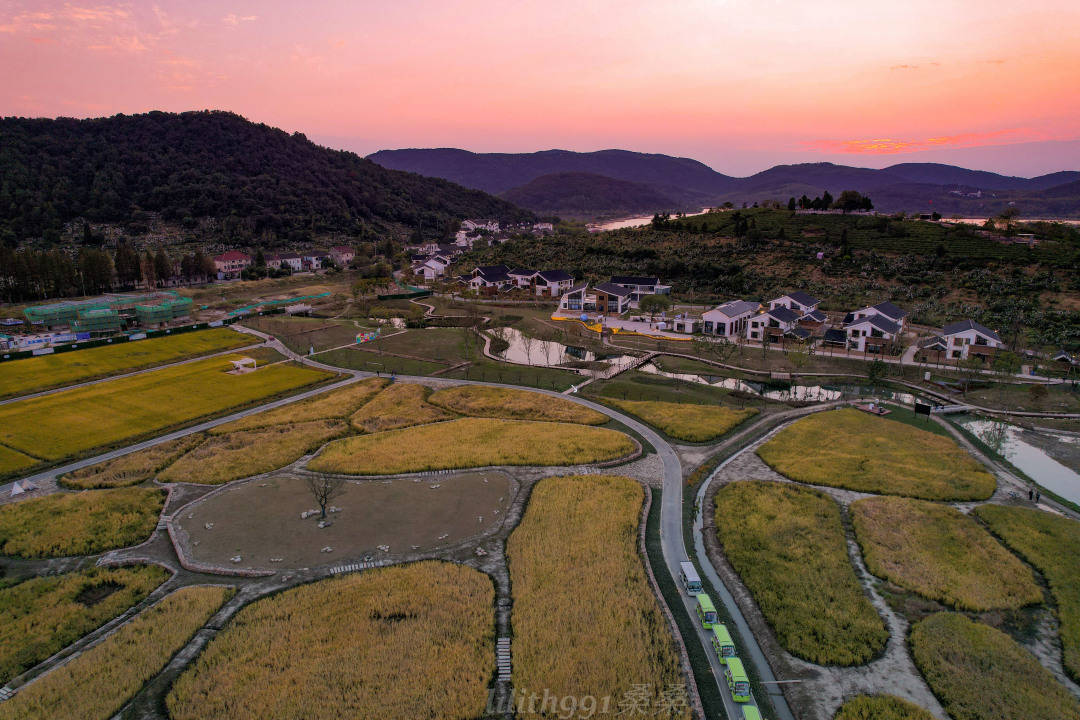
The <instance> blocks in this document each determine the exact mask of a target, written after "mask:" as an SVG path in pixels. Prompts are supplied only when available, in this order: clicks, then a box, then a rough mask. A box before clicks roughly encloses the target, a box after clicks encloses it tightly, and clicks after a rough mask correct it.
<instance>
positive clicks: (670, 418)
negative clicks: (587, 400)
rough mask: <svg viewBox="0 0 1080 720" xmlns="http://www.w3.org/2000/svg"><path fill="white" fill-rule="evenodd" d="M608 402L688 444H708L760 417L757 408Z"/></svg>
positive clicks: (621, 401)
mask: <svg viewBox="0 0 1080 720" xmlns="http://www.w3.org/2000/svg"><path fill="white" fill-rule="evenodd" d="M607 402H608V403H609V404H611V405H614V406H615V407H617V408H619V409H620V410H625V411H626V412H628V413H630V414H631V415H636V416H638V417H639V418H641V419H642V420H644V421H645V422H647V423H649V424H650V425H652V426H653V427H655V428H658V429H659V430H660V431H661V432H663V433H664V434H665V435H667V436H668V437H672V438H675V439H676V440H685V441H687V442H708V441H710V440H715V439H716V438H718V437H720V436H722V435H726V434H727V433H728V432H730V431H731V429H732V428H734V427H735V426H737V425H739V424H741V423H742V422H743V421H745V420H746V419H747V418H750V417H753V416H754V415H756V414H757V412H758V411H757V410H756V409H754V408H746V409H744V410H736V409H734V408H730V407H725V406H723V405H691V404H689V403H674V402H660V401H647V400H646V401H637V400H613V399H611V398H608V399H607Z"/></svg>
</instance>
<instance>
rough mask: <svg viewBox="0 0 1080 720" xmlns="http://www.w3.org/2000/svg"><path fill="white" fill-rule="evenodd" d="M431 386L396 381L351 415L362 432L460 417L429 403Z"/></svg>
mask: <svg viewBox="0 0 1080 720" xmlns="http://www.w3.org/2000/svg"><path fill="white" fill-rule="evenodd" d="M430 394H431V389H430V388H427V387H425V386H423V385H417V384H415V383H394V384H393V385H391V386H390V387H388V388H386V389H385V390H383V391H382V392H381V393H379V394H378V395H376V396H375V398H374V399H373V400H372V401H371V402H369V403H367V404H366V405H364V407H362V408H360V409H359V410H357V411H356V412H355V413H354V414H353V416H352V417H351V418H350V421H351V422H352V426H353V427H354V428H356V429H357V430H359V431H361V432H366V433H375V432H382V431H384V430H397V429H398V428H403V427H411V426H413V425H427V424H428V423H433V422H440V421H442V420H452V419H453V418H455V417H457V416H456V415H455V414H453V413H450V412H447V411H446V410H443V409H442V408H439V407H435V406H434V405H431V404H429V403H428V401H427V398H428V396H429V395H430Z"/></svg>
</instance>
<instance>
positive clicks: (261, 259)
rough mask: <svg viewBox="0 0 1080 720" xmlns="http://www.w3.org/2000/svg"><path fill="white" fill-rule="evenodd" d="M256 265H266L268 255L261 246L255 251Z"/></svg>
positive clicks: (259, 266) (262, 266)
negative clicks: (264, 253)
mask: <svg viewBox="0 0 1080 720" xmlns="http://www.w3.org/2000/svg"><path fill="white" fill-rule="evenodd" d="M255 267H258V268H264V267H266V256H265V255H263V251H262V248H259V249H257V250H256V251H255Z"/></svg>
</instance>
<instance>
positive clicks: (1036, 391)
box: [1028, 383, 1049, 406]
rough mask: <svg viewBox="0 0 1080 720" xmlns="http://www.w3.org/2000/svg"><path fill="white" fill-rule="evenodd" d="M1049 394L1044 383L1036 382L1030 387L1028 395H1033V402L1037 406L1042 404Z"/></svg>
mask: <svg viewBox="0 0 1080 720" xmlns="http://www.w3.org/2000/svg"><path fill="white" fill-rule="evenodd" d="M1048 394H1049V393H1048V392H1047V390H1046V386H1045V385H1043V384H1042V383H1035V384H1034V385H1032V386H1030V387H1029V388H1028V395H1030V396H1031V402H1033V403H1035V405H1036V406H1039V405H1042V403H1043V400H1045V399H1046V396H1047V395H1048Z"/></svg>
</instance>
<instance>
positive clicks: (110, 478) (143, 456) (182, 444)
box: [60, 433, 206, 490]
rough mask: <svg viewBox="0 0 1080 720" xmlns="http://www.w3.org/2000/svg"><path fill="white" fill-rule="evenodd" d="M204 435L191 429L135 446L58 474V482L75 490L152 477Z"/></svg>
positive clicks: (128, 482) (114, 485)
mask: <svg viewBox="0 0 1080 720" xmlns="http://www.w3.org/2000/svg"><path fill="white" fill-rule="evenodd" d="M205 439H206V435H204V434H203V433H194V434H192V435H187V436H185V437H182V438H178V439H176V440H170V441H169V442H163V443H161V444H160V445H154V446H153V447H149V448H147V449H145V450H137V451H136V452H133V453H128V454H127V455H121V456H120V457H118V458H116V459H114V460H106V461H105V462H101V463H97V464H96V465H90V466H89V467H85V468H83V469H82V470H76V471H75V472H70V473H67V474H65V475H61V476H60V484H61V485H63V486H65V487H69V488H74V489H76V490H90V489H95V488H113V487H125V486H129V485H138V484H139V483H143V482H146V481H147V480H151V479H153V477H154V476H155V475H157V474H158V472H160V471H161V470H163V469H164V468H165V467H166V466H167V465H169V463H171V462H172V461H173V460H175V459H176V458H178V457H180V456H181V455H183V454H184V453H186V452H188V451H189V450H191V449H193V448H194V447H195V446H197V445H198V444H199V443H201V442H202V441H203V440H205Z"/></svg>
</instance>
